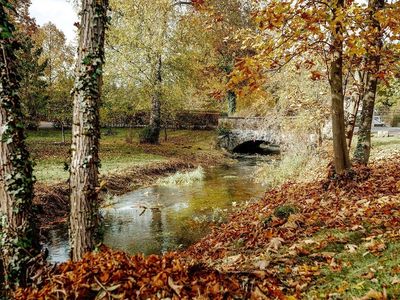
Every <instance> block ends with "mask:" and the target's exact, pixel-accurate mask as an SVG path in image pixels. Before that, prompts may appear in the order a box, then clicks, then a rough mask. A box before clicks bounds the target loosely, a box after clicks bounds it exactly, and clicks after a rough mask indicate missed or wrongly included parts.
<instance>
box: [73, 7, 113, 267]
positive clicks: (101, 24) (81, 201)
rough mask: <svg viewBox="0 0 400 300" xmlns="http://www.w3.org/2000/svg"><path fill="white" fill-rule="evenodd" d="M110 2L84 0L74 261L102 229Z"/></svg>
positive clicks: (75, 132) (78, 68)
mask: <svg viewBox="0 0 400 300" xmlns="http://www.w3.org/2000/svg"><path fill="white" fill-rule="evenodd" d="M107 12H108V0H100V1H99V0H82V3H81V23H80V25H79V51H78V60H77V66H76V71H75V72H76V73H75V84H74V89H73V94H74V109H73V125H72V148H71V149H72V158H71V165H70V180H69V181H70V190H71V195H70V200H71V212H70V244H71V259H72V260H74V261H76V260H80V259H81V258H82V256H83V254H84V253H85V252H88V251H91V250H93V249H94V247H95V244H96V238H97V230H98V226H99V216H98V192H99V190H98V188H99V182H98V172H99V171H98V169H99V165H100V159H99V139H100V122H99V107H100V101H101V87H102V73H103V64H104V40H105V31H106V27H107V23H108V17H107Z"/></svg>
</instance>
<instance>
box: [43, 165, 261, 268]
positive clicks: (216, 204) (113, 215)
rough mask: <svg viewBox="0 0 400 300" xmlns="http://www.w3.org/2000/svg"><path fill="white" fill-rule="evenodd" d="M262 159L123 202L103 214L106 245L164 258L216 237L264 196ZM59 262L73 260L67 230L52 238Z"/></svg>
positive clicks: (213, 170)
mask: <svg viewBox="0 0 400 300" xmlns="http://www.w3.org/2000/svg"><path fill="white" fill-rule="evenodd" d="M256 165H257V159H254V158H251V159H241V160H238V161H237V163H235V164H233V165H232V166H229V167H226V166H220V167H214V168H207V167H206V166H205V172H206V175H205V178H204V180H203V181H200V182H195V183H192V184H190V185H185V186H157V185H156V186H152V187H148V188H141V189H138V190H136V191H134V192H131V193H128V194H126V195H123V196H120V197H118V198H117V199H116V204H114V205H113V206H110V207H107V208H103V209H102V214H103V216H104V222H105V233H104V243H105V244H106V245H108V246H110V247H112V248H114V249H121V250H124V251H126V252H129V253H131V254H134V253H137V252H143V253H145V254H154V253H155V254H159V253H163V252H165V251H169V250H176V249H179V248H182V247H187V246H189V245H191V244H193V243H195V242H196V241H198V240H199V239H200V238H202V237H203V236H205V235H206V234H207V233H209V232H210V227H211V224H213V223H215V222H221V221H223V220H224V218H225V217H226V215H227V213H228V211H229V210H230V209H231V208H232V207H233V206H235V204H237V203H239V202H243V201H248V200H251V199H252V198H254V197H256V198H259V197H261V196H262V195H263V192H264V191H265V188H264V187H262V186H261V185H260V184H258V183H255V182H254V177H253V173H254V171H255V168H256ZM47 247H48V249H49V254H50V260H51V261H53V262H60V261H65V260H67V259H68V252H69V246H68V234H67V229H66V228H65V226H61V227H58V228H55V229H53V230H52V231H51V232H50V233H49V242H48V245H47Z"/></svg>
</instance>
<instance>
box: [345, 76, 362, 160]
mask: <svg viewBox="0 0 400 300" xmlns="http://www.w3.org/2000/svg"><path fill="white" fill-rule="evenodd" d="M355 77H356V84H355V88H356V91H357V93H356V95H354V96H353V99H354V100H353V103H352V104H353V107H352V108H351V111H350V113H349V116H348V119H347V124H346V143H347V149H348V151H349V152H350V149H351V144H352V141H353V136H354V129H355V126H356V122H357V116H358V109H359V107H360V103H361V100H362V97H363V95H364V80H363V77H364V76H361V74H360V72H358V71H357V73H356V76H355Z"/></svg>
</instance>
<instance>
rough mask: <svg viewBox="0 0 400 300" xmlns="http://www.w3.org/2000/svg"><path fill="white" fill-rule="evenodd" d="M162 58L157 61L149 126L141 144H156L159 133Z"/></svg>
mask: <svg viewBox="0 0 400 300" xmlns="http://www.w3.org/2000/svg"><path fill="white" fill-rule="evenodd" d="M161 89H162V57H161V55H159V57H158V59H157V68H156V72H155V75H154V94H153V96H152V99H151V110H150V124H149V127H148V128H146V129H145V132H144V134H143V136H142V138H141V142H143V143H149V144H158V143H159V140H160V132H161V97H162V91H161Z"/></svg>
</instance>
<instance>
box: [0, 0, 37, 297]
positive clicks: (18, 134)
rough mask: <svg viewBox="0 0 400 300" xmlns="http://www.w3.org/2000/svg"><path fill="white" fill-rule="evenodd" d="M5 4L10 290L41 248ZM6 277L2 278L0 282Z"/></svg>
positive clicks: (1, 227) (3, 120)
mask: <svg viewBox="0 0 400 300" xmlns="http://www.w3.org/2000/svg"><path fill="white" fill-rule="evenodd" d="M10 9H11V6H10V5H9V2H8V1H2V2H1V4H0V20H1V23H0V53H1V55H0V136H1V139H0V255H1V263H0V265H2V270H1V268H0V281H1V278H2V277H3V280H4V281H5V282H4V285H3V284H1V283H0V292H1V287H6V288H11V287H14V286H19V285H24V284H25V283H26V281H27V278H26V276H27V267H28V263H29V261H31V260H32V258H33V257H34V256H36V255H37V254H38V253H39V250H40V248H39V247H40V245H39V240H38V235H37V231H36V228H35V226H34V224H35V222H34V221H33V217H34V216H33V214H32V197H33V182H34V179H33V176H32V163H31V161H30V158H29V152H28V150H27V147H26V144H25V135H24V129H23V128H24V125H23V115H22V110H21V105H20V98H19V96H18V89H19V87H20V86H19V81H20V77H19V75H18V74H17V70H16V66H17V59H16V56H15V51H16V50H17V49H18V48H19V47H20V45H19V43H18V42H17V40H16V39H15V38H14V27H13V25H12V24H11V23H10V22H9V17H8V15H7V11H9V10H10ZM3 275H4V276H3Z"/></svg>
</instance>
